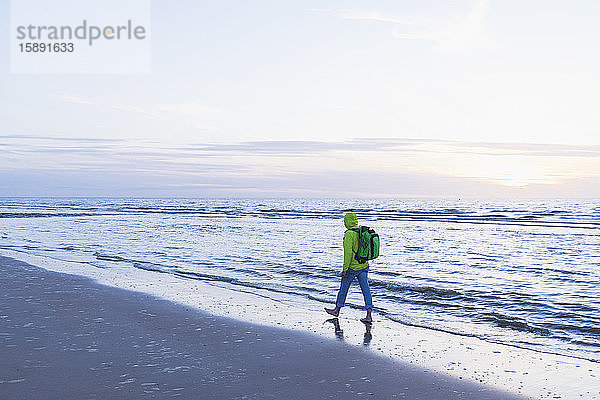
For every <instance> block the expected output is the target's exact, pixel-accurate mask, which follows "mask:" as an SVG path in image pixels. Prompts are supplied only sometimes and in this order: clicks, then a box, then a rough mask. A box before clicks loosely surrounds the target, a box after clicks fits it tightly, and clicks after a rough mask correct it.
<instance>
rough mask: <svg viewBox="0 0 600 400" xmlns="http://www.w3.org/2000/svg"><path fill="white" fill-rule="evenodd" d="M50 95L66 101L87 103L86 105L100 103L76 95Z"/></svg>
mask: <svg viewBox="0 0 600 400" xmlns="http://www.w3.org/2000/svg"><path fill="white" fill-rule="evenodd" d="M50 97H52V98H55V99H57V100H60V101H64V102H67V103H74V104H88V105H94V106H98V105H100V103H97V102H95V101H92V100H89V99H84V98H81V97H77V96H69V95H64V94H59V95H52V96H50Z"/></svg>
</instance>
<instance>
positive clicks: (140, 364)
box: [0, 257, 523, 399]
mask: <svg viewBox="0 0 600 400" xmlns="http://www.w3.org/2000/svg"><path fill="white" fill-rule="evenodd" d="M326 319H327V318H326V317H324V318H323V320H324V321H325V320H326ZM332 322H333V321H332ZM365 340H366V341H368V340H369V337H368V334H367V335H366V336H365ZM171 397H178V398H183V399H188V398H189V399H281V398H287V399H327V398H334V399H353V398H361V399H363V398H373V399H522V398H523V397H519V396H517V395H512V394H507V393H503V392H500V391H498V390H495V389H492V388H489V387H486V386H482V385H476V384H473V383H471V382H466V381H464V380H460V379H456V378H453V377H449V376H446V375H442V374H437V373H434V372H429V371H426V370H423V369H419V368H418V367H415V366H413V365H410V364H403V363H400V362H397V361H393V360H391V359H389V358H385V357H382V356H378V355H376V354H373V353H372V352H370V351H368V350H365V349H361V348H360V347H356V346H351V345H348V344H345V343H343V342H340V341H336V340H330V339H326V338H323V337H320V336H317V335H311V334H308V333H305V332H298V331H292V330H287V329H278V328H274V327H266V326H261V325H254V324H250V323H247V322H240V321H237V320H234V319H229V318H224V317H216V316H212V315H210V314H207V313H205V312H202V311H199V310H197V309H194V308H190V307H186V306H183V305H178V304H175V303H172V302H169V301H166V300H161V299H158V298H156V297H152V296H150V295H146V294H142V293H137V292H131V291H127V290H123V289H117V288H112V287H107V286H103V285H100V284H98V283H95V282H94V281H92V280H90V279H88V278H84V277H80V276H76V275H67V274H61V273H56V272H50V271H47V270H44V269H40V268H38V267H34V266H31V265H29V264H26V263H23V262H21V261H16V260H13V259H10V258H6V257H0V398H2V399H64V398H77V399H95V398H110V399H120V398H123V399H124V398H171Z"/></svg>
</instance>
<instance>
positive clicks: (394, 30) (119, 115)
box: [0, 0, 600, 198]
mask: <svg viewBox="0 0 600 400" xmlns="http://www.w3.org/2000/svg"><path fill="white" fill-rule="evenodd" d="M9 7H10V3H9V2H8V1H7V0H2V1H0V37H2V38H3V39H2V40H0V52H2V53H3V54H5V55H7V54H9V46H10V41H9V38H10V35H11V34H12V32H11V28H10V8H9ZM151 7H152V8H151V18H152V24H151V37H150V40H151V41H150V46H151V70H150V72H149V73H140V74H135V73H133V74H16V73H11V72H10V71H11V69H10V59H9V58H10V57H2V58H0V156H1V157H0V196H143V197H169V196H175V197H229V196H235V197H450V198H463V197H464V198H469V197H482V198H487V197H511V198H513V197H514V198H528V197H544V198H565V197H588V198H590V197H591V198H598V197H600V113H599V112H598V110H599V109H600V96H598V93H600V76H599V75H598V72H597V71H599V70H600V52H599V51H598V48H599V45H600V24H598V23H597V17H598V15H600V2H598V1H584V0H574V1H569V2H567V1H553V0H543V1H542V0H540V1H534V0H518V1H517V0H515V1H513V0H456V1H433V0H420V1H401V0H394V1H381V0H370V1H327V2H324V1H310V0H307V1H300V0H298V1H248V0H244V1H228V0H223V1H191V0H187V1H184V0H168V1H167V0H153V1H152V2H151Z"/></svg>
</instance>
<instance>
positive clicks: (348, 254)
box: [325, 213, 373, 323]
mask: <svg viewBox="0 0 600 400" xmlns="http://www.w3.org/2000/svg"><path fill="white" fill-rule="evenodd" d="M344 225H346V229H347V230H346V233H344V267H343V271H342V282H341V284H340V290H339V292H338V295H337V301H336V303H335V308H325V311H327V313H328V314H331V315H333V316H334V317H337V316H338V315H339V314H340V309H341V308H342V307H344V305H345V303H346V296H347V295H348V289H349V288H350V284H351V283H352V281H353V280H354V278H356V279H358V283H359V285H360V290H361V291H362V294H363V297H364V299H365V309H366V310H367V316H366V317H365V318H362V319H361V321H362V322H364V323H371V322H373V318H372V317H371V311H372V310H373V299H372V297H371V289H370V288H369V279H368V273H369V262H368V261H365V262H364V263H360V262H358V261H357V260H356V259H355V257H354V256H355V254H356V252H357V251H358V232H356V231H355V230H353V229H357V228H358V218H357V217H356V214H355V213H347V214H346V215H345V216H344Z"/></svg>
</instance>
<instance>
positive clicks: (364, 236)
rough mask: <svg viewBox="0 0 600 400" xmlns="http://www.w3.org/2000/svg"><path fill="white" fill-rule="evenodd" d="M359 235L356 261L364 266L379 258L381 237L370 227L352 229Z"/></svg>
mask: <svg viewBox="0 0 600 400" xmlns="http://www.w3.org/2000/svg"><path fill="white" fill-rule="evenodd" d="M350 230H351V231H354V232H356V233H357V234H358V250H357V251H356V254H355V255H354V259H355V260H356V261H358V262H359V263H361V264H363V263H364V262H366V261H368V260H373V259H375V258H377V257H379V235H378V234H377V233H375V231H374V230H373V229H371V228H369V227H368V226H359V227H358V228H352V229H350Z"/></svg>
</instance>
